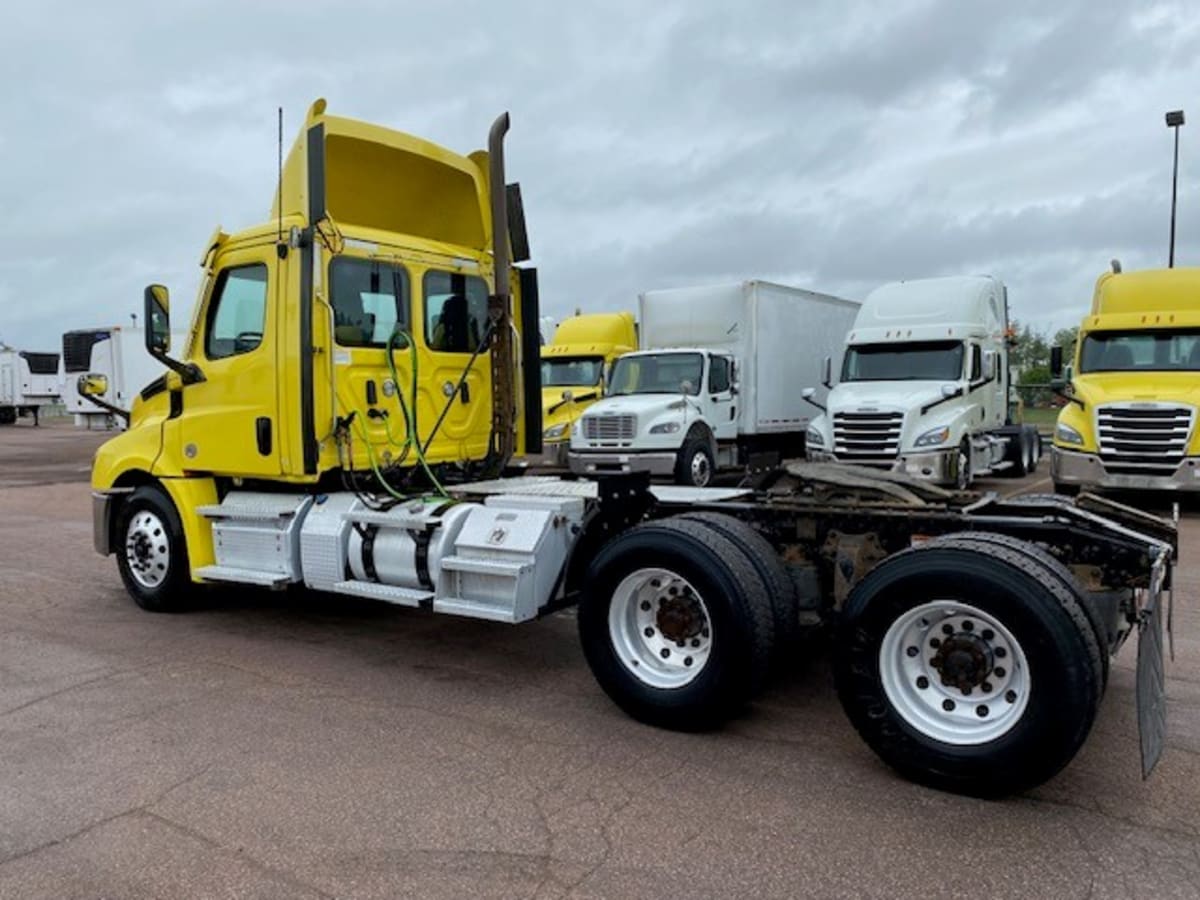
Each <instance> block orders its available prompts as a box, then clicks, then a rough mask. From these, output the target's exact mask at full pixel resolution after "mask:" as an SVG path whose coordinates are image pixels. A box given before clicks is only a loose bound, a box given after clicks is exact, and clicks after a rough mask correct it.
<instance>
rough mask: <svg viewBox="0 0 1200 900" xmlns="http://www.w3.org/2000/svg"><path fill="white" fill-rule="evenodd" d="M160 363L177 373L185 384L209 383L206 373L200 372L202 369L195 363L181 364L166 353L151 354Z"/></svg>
mask: <svg viewBox="0 0 1200 900" xmlns="http://www.w3.org/2000/svg"><path fill="white" fill-rule="evenodd" d="M150 355H151V356H153V357H154V358H155V359H157V360H158V361H159V362H160V363H162V364H163V365H164V366H166V367H167V368H168V369H170V370H171V371H172V372H175V373H176V374H178V375H179V377H180V379H182V381H183V383H184V384H199V383H200V382H202V381H207V380H208V379H206V378H205V377H204V373H203V372H202V371H200V367H199V366H198V365H196V364H195V363H190V362H189V363H185V362H180V361H179V360H177V359H172V358H171V357H169V356H167V354H165V353H161V352H160V353H151V354H150Z"/></svg>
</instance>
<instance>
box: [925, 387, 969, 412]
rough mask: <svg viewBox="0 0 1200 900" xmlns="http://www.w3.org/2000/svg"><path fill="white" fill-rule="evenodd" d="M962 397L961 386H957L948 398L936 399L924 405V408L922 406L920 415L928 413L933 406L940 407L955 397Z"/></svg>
mask: <svg viewBox="0 0 1200 900" xmlns="http://www.w3.org/2000/svg"><path fill="white" fill-rule="evenodd" d="M962 395H963V389H962V385H959V386H958V387H957V388H956V389H955V391H954V393H953V394H951V395H950V396H949V397H938V398H937V399H936V400H934V401H932V402H930V403H926V404H925V405H924V406H922V407H921V415H925V413H927V412H929V411H930V410H931V409H933V408H934V407H935V406H941V405H942V404H943V403H945V402H946V401H947V400H953V399H954V398H955V397H961V396H962Z"/></svg>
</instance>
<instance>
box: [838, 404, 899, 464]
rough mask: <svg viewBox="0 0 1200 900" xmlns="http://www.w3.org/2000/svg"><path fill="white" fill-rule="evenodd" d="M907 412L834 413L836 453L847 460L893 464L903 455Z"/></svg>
mask: <svg viewBox="0 0 1200 900" xmlns="http://www.w3.org/2000/svg"><path fill="white" fill-rule="evenodd" d="M903 424H904V413H899V412H877V413H876V412H871V413H867V412H858V413H834V414H833V452H834V453H835V454H836V455H837V458H838V459H840V460H842V461H844V462H861V463H868V464H870V463H890V462H891V461H892V460H894V459H895V458H896V457H897V456H898V455H899V454H900V429H901V426H902V425H903Z"/></svg>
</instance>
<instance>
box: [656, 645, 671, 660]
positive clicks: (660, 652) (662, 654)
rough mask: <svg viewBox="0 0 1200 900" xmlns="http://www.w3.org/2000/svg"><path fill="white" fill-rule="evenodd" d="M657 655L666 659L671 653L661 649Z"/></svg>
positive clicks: (664, 648)
mask: <svg viewBox="0 0 1200 900" xmlns="http://www.w3.org/2000/svg"><path fill="white" fill-rule="evenodd" d="M658 655H659V656H661V657H662V658H663V659H666V658H667V657H668V656H670V655H671V651H670V650H669V649H668V648H666V647H663V648H662V649H661V650H659V651H658Z"/></svg>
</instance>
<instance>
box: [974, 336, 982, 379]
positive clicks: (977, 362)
mask: <svg viewBox="0 0 1200 900" xmlns="http://www.w3.org/2000/svg"><path fill="white" fill-rule="evenodd" d="M982 377H983V350H981V349H980V347H979V345H978V344H972V345H971V381H978V380H979V379H980V378H982Z"/></svg>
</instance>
